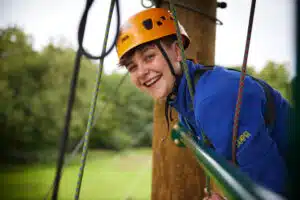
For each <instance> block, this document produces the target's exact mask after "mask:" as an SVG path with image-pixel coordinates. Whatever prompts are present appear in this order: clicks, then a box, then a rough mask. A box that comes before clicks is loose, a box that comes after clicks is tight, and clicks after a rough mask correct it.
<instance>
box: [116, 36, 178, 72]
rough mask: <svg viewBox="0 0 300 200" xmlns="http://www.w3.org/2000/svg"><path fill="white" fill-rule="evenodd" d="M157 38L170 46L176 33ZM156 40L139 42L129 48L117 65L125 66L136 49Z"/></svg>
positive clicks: (175, 39) (174, 39) (174, 40)
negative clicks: (137, 44)
mask: <svg viewBox="0 0 300 200" xmlns="http://www.w3.org/2000/svg"><path fill="white" fill-rule="evenodd" d="M157 40H160V41H161V42H162V43H163V44H164V45H166V46H167V47H168V48H169V47H171V45H172V44H173V43H174V42H176V41H177V36H176V35H168V36H165V37H162V38H160V39H157ZM157 40H153V41H150V42H146V43H144V44H140V45H139V46H137V47H135V48H133V49H131V50H130V51H128V52H127V53H125V54H124V55H123V56H122V57H121V59H120V61H119V64H118V65H119V66H120V67H122V66H126V65H127V62H128V60H129V59H130V58H131V57H132V56H133V55H134V53H135V52H136V51H139V50H141V49H143V48H145V47H146V46H148V45H153V44H154V43H155V42H156V41H157Z"/></svg>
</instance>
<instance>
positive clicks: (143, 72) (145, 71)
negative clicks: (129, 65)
mask: <svg viewBox="0 0 300 200" xmlns="http://www.w3.org/2000/svg"><path fill="white" fill-rule="evenodd" d="M147 74H149V69H148V68H147V67H146V66H145V65H142V64H141V65H140V66H139V67H138V75H139V77H145V76H146V75H147Z"/></svg>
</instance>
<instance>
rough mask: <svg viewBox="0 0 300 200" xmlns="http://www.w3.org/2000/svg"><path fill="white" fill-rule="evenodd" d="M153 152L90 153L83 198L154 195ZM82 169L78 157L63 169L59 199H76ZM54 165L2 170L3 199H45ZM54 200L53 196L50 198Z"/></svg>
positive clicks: (133, 197)
mask: <svg viewBox="0 0 300 200" xmlns="http://www.w3.org/2000/svg"><path fill="white" fill-rule="evenodd" d="M151 166H152V165H151V150H150V149H139V150H130V151H126V152H122V153H115V152H111V151H90V152H89V154H88V160H87V164H86V166H85V171H84V176H83V182H82V187H81V192H80V199H83V200H85V199H87V200H93V199H103V200H114V199H118V200H119V199H121V200H125V199H130V200H136V199H141V200H146V199H150V194H151ZM79 167H80V158H79V156H78V157H76V158H75V160H74V161H73V162H72V164H71V165H69V166H66V167H65V168H64V173H63V177H62V180H61V184H60V190H59V191H60V192H59V199H63V200H68V199H74V194H75V189H76V183H77V177H78V172H79ZM55 170H56V169H55V164H52V165H45V164H35V165H30V166H29V165H26V166H14V167H10V168H5V169H4V168H2V169H1V171H0V177H1V179H0V187H1V188H2V192H1V193H0V199H3V200H23V199H30V200H37V199H44V197H45V195H46V193H47V191H48V189H49V187H50V185H51V183H52V181H53V178H54V174H55ZM48 199H51V193H50V195H49V197H48Z"/></svg>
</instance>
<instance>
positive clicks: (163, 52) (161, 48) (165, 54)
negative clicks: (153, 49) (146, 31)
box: [155, 40, 177, 78]
mask: <svg viewBox="0 0 300 200" xmlns="http://www.w3.org/2000/svg"><path fill="white" fill-rule="evenodd" d="M155 44H156V46H157V47H158V49H159V50H160V52H161V54H162V55H163V56H164V58H165V59H166V61H167V63H168V66H169V68H170V70H171V73H172V74H173V76H174V77H175V78H176V77H177V76H176V74H175V70H174V67H173V65H172V63H171V61H170V59H169V57H168V55H167V53H166V51H165V50H164V48H163V47H162V46H161V43H160V41H159V40H157V41H156V42H155Z"/></svg>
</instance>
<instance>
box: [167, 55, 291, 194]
mask: <svg viewBox="0 0 300 200" xmlns="http://www.w3.org/2000/svg"><path fill="white" fill-rule="evenodd" d="M187 65H188V68H189V73H190V76H191V78H192V80H193V78H194V73H195V70H196V69H198V68H201V67H203V66H201V65H199V64H194V63H193V62H191V61H189V60H188V61H187ZM239 80H240V73H239V72H236V71H232V70H227V69H226V68H223V67H218V66H215V67H214V69H213V70H210V71H207V72H205V73H204V74H203V75H202V76H201V78H200V79H199V80H198V82H197V84H196V85H195V97H194V102H193V104H192V102H191V98H190V94H189V90H188V86H187V81H186V78H185V76H184V75H183V76H182V77H181V78H180V79H179V80H178V94H177V97H176V98H175V99H174V100H173V101H172V102H170V105H171V106H172V107H174V108H175V109H176V110H177V111H178V113H179V119H180V121H181V122H182V123H183V124H184V125H185V126H186V127H187V128H189V129H190V130H191V131H192V132H194V134H196V136H197V137H198V138H199V139H200V140H201V138H202V137H201V130H202V131H203V132H204V134H205V135H206V137H208V140H209V141H210V142H211V143H212V145H213V147H214V149H215V151H216V152H217V153H218V154H220V155H222V156H224V157H225V158H226V159H228V160H231V142H232V128H233V118H234V112H235V104H236V100H237V94H238V87H239V86H238V85H239ZM271 91H272V93H273V95H274V97H275V105H276V121H275V125H274V126H273V127H266V125H265V121H264V112H265V106H266V96H265V93H264V90H263V88H262V87H261V86H260V85H259V84H258V83H257V82H256V81H255V80H253V79H252V78H251V77H249V76H246V78H245V85H244V91H243V98H242V105H241V110H240V120H239V131H238V139H237V154H236V155H237V163H238V166H239V167H240V170H241V171H242V172H244V173H246V174H247V175H248V176H249V177H250V178H251V179H252V180H253V181H254V182H256V183H257V184H260V185H262V186H264V187H266V188H269V189H271V190H273V191H274V192H277V193H280V194H284V193H285V192H286V188H285V186H286V182H285V179H286V176H287V168H286V164H285V162H284V157H285V154H286V151H287V141H288V136H287V117H288V111H289V108H290V106H289V104H288V102H287V101H286V100H285V99H284V98H283V97H282V96H281V95H280V93H279V92H277V91H276V90H275V89H273V88H272V89H271ZM191 105H193V106H194V110H193V109H191ZM184 118H185V119H186V120H187V121H188V123H189V125H187V124H186V123H185V120H183V119H184ZM193 130H195V131H193Z"/></svg>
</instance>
